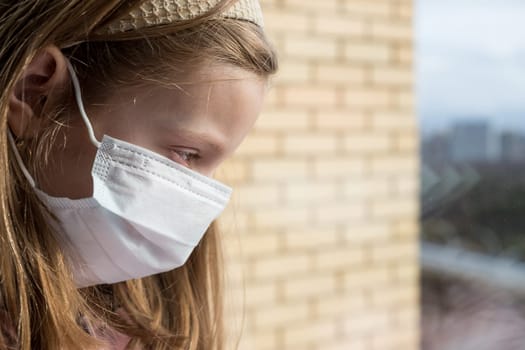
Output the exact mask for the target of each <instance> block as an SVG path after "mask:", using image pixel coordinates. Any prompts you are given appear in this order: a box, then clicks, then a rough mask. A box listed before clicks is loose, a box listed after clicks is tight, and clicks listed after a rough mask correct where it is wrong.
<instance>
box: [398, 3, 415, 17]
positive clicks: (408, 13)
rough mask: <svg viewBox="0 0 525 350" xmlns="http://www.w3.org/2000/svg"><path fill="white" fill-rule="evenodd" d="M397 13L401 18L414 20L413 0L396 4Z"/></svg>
mask: <svg viewBox="0 0 525 350" xmlns="http://www.w3.org/2000/svg"><path fill="white" fill-rule="evenodd" d="M395 13H396V15H397V16H398V18H399V19H401V20H407V21H412V18H413V17H414V6H413V3H412V2H404V3H399V4H397V5H396V6H395Z"/></svg>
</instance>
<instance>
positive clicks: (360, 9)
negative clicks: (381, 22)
mask: <svg viewBox="0 0 525 350" xmlns="http://www.w3.org/2000/svg"><path fill="white" fill-rule="evenodd" d="M391 3H392V2H391V1H370V0H368V1H367V0H359V1H357V0H352V1H344V2H343V4H344V8H345V10H346V11H347V12H348V13H350V14H352V15H354V16H355V17H357V18H362V17H379V18H381V17H388V16H390V14H391V10H390V6H391V5H390V4H391Z"/></svg>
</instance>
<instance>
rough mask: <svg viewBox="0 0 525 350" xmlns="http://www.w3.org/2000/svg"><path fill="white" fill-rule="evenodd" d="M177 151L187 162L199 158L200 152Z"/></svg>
mask: <svg viewBox="0 0 525 350" xmlns="http://www.w3.org/2000/svg"><path fill="white" fill-rule="evenodd" d="M176 152H177V153H178V154H179V156H180V157H181V158H182V159H184V160H185V161H187V162H189V161H192V160H194V159H197V158H198V154H197V153H194V152H184V151H176Z"/></svg>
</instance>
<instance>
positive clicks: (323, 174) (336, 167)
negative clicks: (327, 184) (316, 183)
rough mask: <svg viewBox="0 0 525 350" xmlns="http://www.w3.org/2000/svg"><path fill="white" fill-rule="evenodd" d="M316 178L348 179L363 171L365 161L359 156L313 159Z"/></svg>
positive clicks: (361, 173)
mask: <svg viewBox="0 0 525 350" xmlns="http://www.w3.org/2000/svg"><path fill="white" fill-rule="evenodd" d="M313 166H314V176H315V178H316V179H339V178H342V179H348V178H349V177H350V176H356V175H363V174H364V173H365V161H364V160H363V159H360V158H349V157H338V158H337V157H336V158H323V159H315V160H314V164H313Z"/></svg>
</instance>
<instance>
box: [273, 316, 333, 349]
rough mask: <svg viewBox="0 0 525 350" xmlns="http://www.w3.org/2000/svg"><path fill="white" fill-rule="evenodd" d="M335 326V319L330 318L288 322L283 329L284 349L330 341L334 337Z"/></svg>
mask: <svg viewBox="0 0 525 350" xmlns="http://www.w3.org/2000/svg"><path fill="white" fill-rule="evenodd" d="M337 326H338V325H337V323H336V321H332V320H326V321H321V320H313V321H309V322H307V323H296V324H290V325H288V326H287V327H286V328H285V329H284V334H283V336H284V349H292V348H303V349H304V347H306V346H312V345H313V344H324V343H325V342H326V341H331V340H333V339H335V338H336V335H337V328H338V327H337Z"/></svg>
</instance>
